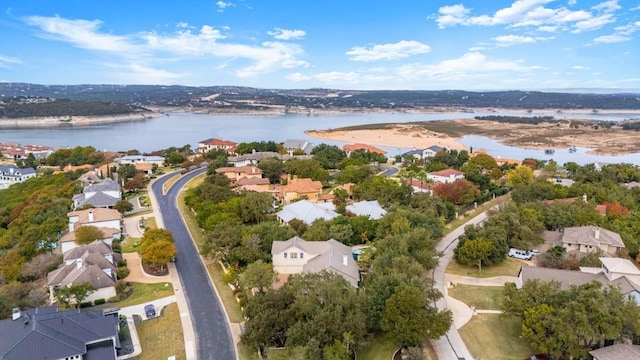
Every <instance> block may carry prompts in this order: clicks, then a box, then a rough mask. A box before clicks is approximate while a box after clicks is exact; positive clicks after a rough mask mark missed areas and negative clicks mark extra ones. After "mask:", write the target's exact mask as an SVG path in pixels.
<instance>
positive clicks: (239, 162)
mask: <svg viewBox="0 0 640 360" xmlns="http://www.w3.org/2000/svg"><path fill="white" fill-rule="evenodd" d="M270 158H276V159H278V160H282V161H285V160H288V159H289V158H290V156H288V155H282V154H279V153H277V152H273V151H256V152H252V153H251V154H242V155H237V156H231V157H229V158H227V162H228V163H229V164H231V165H233V166H237V167H238V166H247V165H257V164H258V163H259V162H260V160H262V159H270Z"/></svg>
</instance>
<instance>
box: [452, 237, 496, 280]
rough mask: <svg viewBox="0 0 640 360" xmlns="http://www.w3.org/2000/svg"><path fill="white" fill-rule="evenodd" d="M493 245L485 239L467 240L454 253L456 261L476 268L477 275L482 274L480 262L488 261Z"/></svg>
mask: <svg viewBox="0 0 640 360" xmlns="http://www.w3.org/2000/svg"><path fill="white" fill-rule="evenodd" d="M492 250H493V243H492V242H491V241H489V240H487V239H485V238H482V237H479V238H475V239H473V240H467V241H465V242H464V244H463V245H462V246H461V247H460V248H459V249H458V251H457V252H456V259H457V260H458V261H459V262H460V263H461V264H464V265H468V266H474V265H477V266H478V273H479V274H480V273H482V262H483V261H485V262H486V261H487V260H489V256H490V255H491V251H492Z"/></svg>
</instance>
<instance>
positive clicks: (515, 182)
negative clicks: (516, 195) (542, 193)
mask: <svg viewBox="0 0 640 360" xmlns="http://www.w3.org/2000/svg"><path fill="white" fill-rule="evenodd" d="M533 180H534V176H533V170H531V168H530V167H528V166H524V165H520V166H518V167H516V168H515V169H512V170H509V171H507V184H509V185H511V186H513V187H519V186H522V185H529V184H531V183H532V182H533Z"/></svg>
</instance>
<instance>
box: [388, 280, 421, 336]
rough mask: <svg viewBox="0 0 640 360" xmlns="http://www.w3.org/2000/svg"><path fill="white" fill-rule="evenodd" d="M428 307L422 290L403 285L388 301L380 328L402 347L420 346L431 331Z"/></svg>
mask: <svg viewBox="0 0 640 360" xmlns="http://www.w3.org/2000/svg"><path fill="white" fill-rule="evenodd" d="M426 307H427V299H426V298H425V296H424V294H423V293H422V290H420V288H417V287H412V286H409V285H405V284H401V285H399V286H398V287H396V291H395V293H394V294H393V295H391V297H390V298H389V299H388V300H387V303H386V306H385V308H384V312H383V313H382V319H381V321H380V327H381V328H382V330H384V331H386V332H387V333H388V334H390V335H391V336H392V337H393V338H394V339H395V340H396V341H397V342H399V343H400V344H401V345H402V346H420V345H421V344H422V341H423V340H424V338H425V337H426V336H427V332H428V329H429V324H428V322H427V321H428V316H427V310H426Z"/></svg>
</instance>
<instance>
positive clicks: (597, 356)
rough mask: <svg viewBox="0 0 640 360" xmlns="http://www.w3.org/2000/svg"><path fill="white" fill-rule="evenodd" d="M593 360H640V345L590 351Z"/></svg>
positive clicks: (615, 345)
mask: <svg viewBox="0 0 640 360" xmlns="http://www.w3.org/2000/svg"><path fill="white" fill-rule="evenodd" d="M589 354H591V356H593V360H626V359H640V345H633V344H613V345H610V346H606V347H603V348H600V349H597V350H591V351H589Z"/></svg>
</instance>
